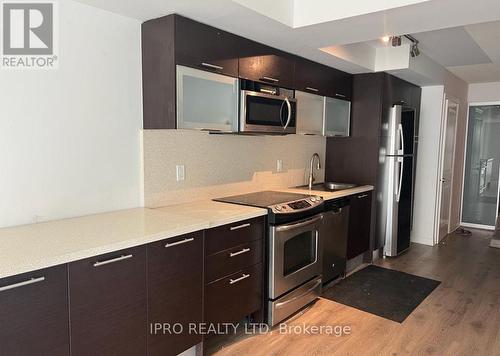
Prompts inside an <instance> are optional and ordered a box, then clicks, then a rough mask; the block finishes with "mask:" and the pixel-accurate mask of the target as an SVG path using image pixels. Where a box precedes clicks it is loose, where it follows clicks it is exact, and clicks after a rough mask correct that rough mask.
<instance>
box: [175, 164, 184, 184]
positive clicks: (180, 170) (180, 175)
mask: <svg viewBox="0 0 500 356" xmlns="http://www.w3.org/2000/svg"><path fill="white" fill-rule="evenodd" d="M175 175H176V177H177V181H178V182H180V181H182V180H184V179H186V170H185V168H184V165H183V164H182V165H177V166H175Z"/></svg>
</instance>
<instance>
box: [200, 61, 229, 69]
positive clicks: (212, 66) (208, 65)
mask: <svg viewBox="0 0 500 356" xmlns="http://www.w3.org/2000/svg"><path fill="white" fill-rule="evenodd" d="M201 65H202V66H203V67H206V68H210V69H218V70H222V69H224V67H221V66H217V65H215V64H210V63H206V62H203V63H201Z"/></svg>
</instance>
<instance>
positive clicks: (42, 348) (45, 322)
mask: <svg viewBox="0 0 500 356" xmlns="http://www.w3.org/2000/svg"><path fill="white" fill-rule="evenodd" d="M67 282H68V275H67V266H66V265H62V266H57V267H52V268H47V269H43V270H39V271H34V272H30V273H25V274H21V275H17V276H13V277H7V278H4V279H0V355H1V356H39V355H50V356H63V355H69V334H68V324H69V318H68V292H67Z"/></svg>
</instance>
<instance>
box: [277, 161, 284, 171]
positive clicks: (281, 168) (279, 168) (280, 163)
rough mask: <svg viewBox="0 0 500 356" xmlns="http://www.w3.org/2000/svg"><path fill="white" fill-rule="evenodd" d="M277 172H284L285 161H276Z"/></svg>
mask: <svg viewBox="0 0 500 356" xmlns="http://www.w3.org/2000/svg"><path fill="white" fill-rule="evenodd" d="M276 172H283V160H282V159H278V160H277V161H276Z"/></svg>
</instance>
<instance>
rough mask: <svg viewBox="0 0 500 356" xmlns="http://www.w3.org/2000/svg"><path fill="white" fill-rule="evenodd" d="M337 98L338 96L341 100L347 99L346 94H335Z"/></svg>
mask: <svg viewBox="0 0 500 356" xmlns="http://www.w3.org/2000/svg"><path fill="white" fill-rule="evenodd" d="M335 96H338V97H339V98H345V95H344V94H339V93H335Z"/></svg>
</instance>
